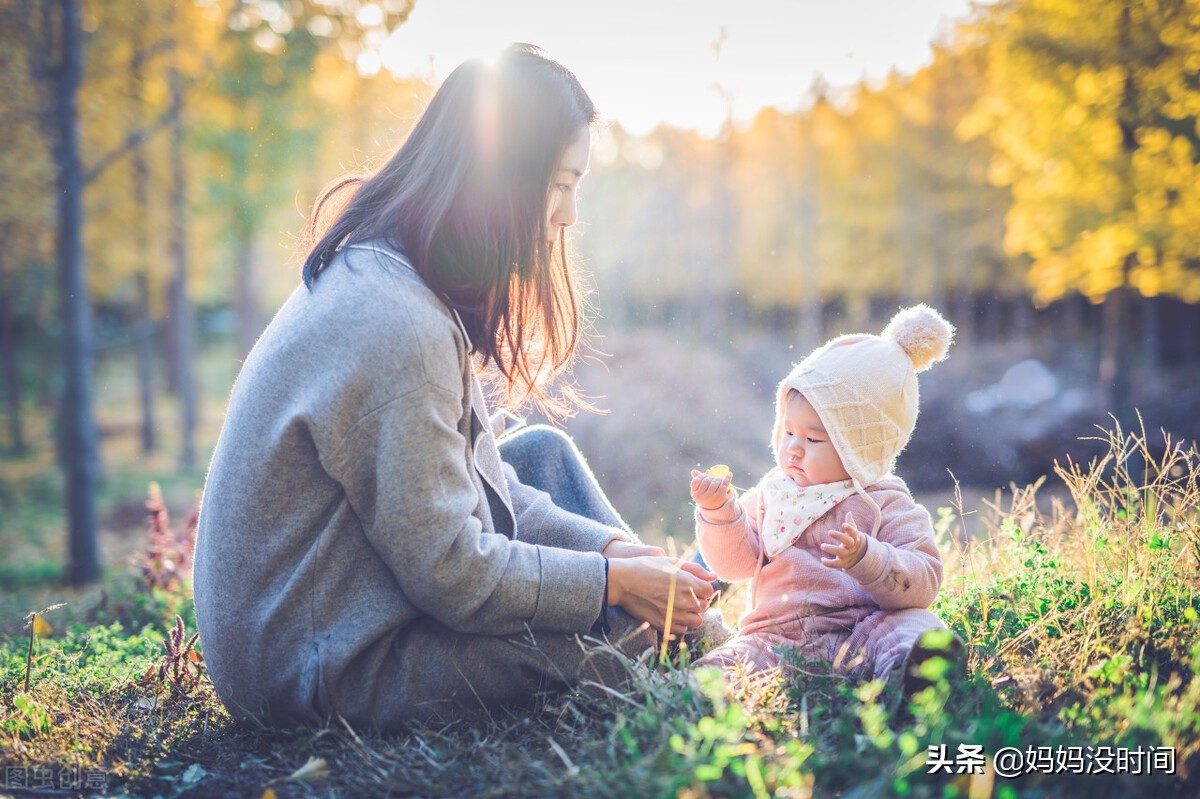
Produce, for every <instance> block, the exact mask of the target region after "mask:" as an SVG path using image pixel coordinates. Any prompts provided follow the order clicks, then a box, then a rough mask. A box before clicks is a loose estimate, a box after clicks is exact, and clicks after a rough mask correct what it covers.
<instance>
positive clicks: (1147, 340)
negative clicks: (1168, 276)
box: [1140, 297, 1162, 371]
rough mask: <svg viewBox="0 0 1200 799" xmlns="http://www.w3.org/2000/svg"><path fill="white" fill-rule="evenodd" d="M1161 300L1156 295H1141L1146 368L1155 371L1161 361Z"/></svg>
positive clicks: (1144, 363)
mask: <svg viewBox="0 0 1200 799" xmlns="http://www.w3.org/2000/svg"><path fill="white" fill-rule="evenodd" d="M1161 303H1162V300H1161V299H1159V298H1158V297H1142V300H1141V303H1140V304H1141V306H1142V345H1143V347H1144V353H1145V360H1144V362H1143V365H1144V367H1145V368H1146V369H1148V370H1151V371H1157V369H1158V366H1159V364H1160V363H1162V332H1161V331H1162V325H1161V322H1160V313H1159V311H1160V307H1161Z"/></svg>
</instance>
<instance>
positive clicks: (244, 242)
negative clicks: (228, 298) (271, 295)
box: [233, 229, 262, 360]
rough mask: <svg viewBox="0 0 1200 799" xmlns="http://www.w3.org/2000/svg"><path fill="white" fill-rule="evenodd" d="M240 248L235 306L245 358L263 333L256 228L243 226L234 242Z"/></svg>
mask: <svg viewBox="0 0 1200 799" xmlns="http://www.w3.org/2000/svg"><path fill="white" fill-rule="evenodd" d="M234 248H235V249H236V251H237V256H236V261H237V290H236V291H235V292H234V299H233V303H234V309H235V312H236V314H237V333H238V349H239V350H240V351H241V355H242V359H243V360H245V358H246V356H247V355H248V354H249V353H250V349H251V347H253V346H254V342H255V341H257V340H258V334H259V333H261V332H262V316H261V315H260V313H259V308H261V307H262V306H261V303H260V302H259V297H258V280H257V275H256V274H255V270H254V264H255V256H256V253H255V247H254V231H253V230H249V229H241V230H239V231H238V233H237V241H236V242H234Z"/></svg>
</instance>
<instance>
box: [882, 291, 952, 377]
mask: <svg viewBox="0 0 1200 799" xmlns="http://www.w3.org/2000/svg"><path fill="white" fill-rule="evenodd" d="M881 337H882V338H884V339H887V340H889V341H894V342H896V343H897V344H899V345H900V349H902V350H904V352H905V354H907V355H908V357H909V359H911V360H912V363H913V370H914V371H917V372H923V371H925V370H926V369H928V368H929V367H930V366H932V365H933V364H935V363H937V362H938V361H941V360H944V359H945V358H946V353H947V352H948V351H949V349H950V342H951V341H952V340H953V339H954V326H953V325H951V324H950V323H949V322H947V321H946V320H945V319H944V318H943V317H942V315H941V314H940V313H938V312H937V311H935V310H934V309H932V308H930V307H929V306H928V305H925V304H924V303H922V304H920V305H914V306H913V307H911V308H905V309H903V310H901V311H900V312H899V313H897V314H896V315H895V316H893V317H892V321H890V322H888V324H887V327H885V328H884V329H883V333H882V336H881Z"/></svg>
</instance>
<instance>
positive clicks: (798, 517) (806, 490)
mask: <svg viewBox="0 0 1200 799" xmlns="http://www.w3.org/2000/svg"><path fill="white" fill-rule="evenodd" d="M762 492H763V493H762V496H763V508H764V510H763V520H762V526H761V528H760V532H759V535H760V536H761V537H762V542H763V548H764V550H765V551H766V554H767V557H769V558H774V557H776V556H777V555H779V553H781V552H783V551H784V550H785V549H787V548H788V547H790V546H791V545H792V544H794V543H795V542H796V541H797V540H798V539H799V538H800V536H801V535H803V534H804V531H805V530H807V529H808V527H809V525H811V524H812V523H813V522H814V521H816V520H817V519H819V518H821V517H822V516H824V515H825V514H826V513H828V512H829V511H830V510H831V509H832V508H833V507H835V506H836V505H837V504H838V503H839V502H841V501H842V500H843V499H845V498H846V497H848V496H851V495H852V494H853V493H854V484H853V483H852V482H851V481H849V480H840V481H838V482H836V483H821V484H819V485H811V486H798V485H796V483H795V481H794V480H792V478H790V477H788V476H787V475H786V474H784V473H783V472H779V473H778V474H775V475H774V476H772V477H768V478H767V479H765V480H763V484H762Z"/></svg>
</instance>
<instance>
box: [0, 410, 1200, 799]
mask: <svg viewBox="0 0 1200 799" xmlns="http://www.w3.org/2000/svg"><path fill="white" fill-rule="evenodd" d="M1109 444H1110V452H1109V455H1108V456H1107V457H1105V458H1103V459H1101V460H1098V461H1096V462H1094V463H1091V464H1089V465H1088V466H1087V467H1081V466H1078V465H1072V464H1067V465H1066V466H1064V467H1062V468H1060V469H1059V476H1060V477H1061V478H1062V479H1063V481H1064V482H1065V483H1066V485H1067V486H1068V488H1069V489H1070V492H1071V496H1072V499H1073V503H1072V504H1073V507H1068V505H1067V504H1066V503H1057V505H1056V507H1055V509H1054V511H1053V512H1052V513H1051V514H1049V515H1048V516H1045V515H1042V514H1040V513H1039V512H1038V511H1037V510H1036V504H1035V502H1034V499H1035V495H1036V491H1037V488H1038V486H1031V487H1030V488H1029V489H1027V490H1025V491H1021V492H1017V493H1016V495H1015V496H1014V499H1013V503H1012V506H1011V507H1010V508H1007V509H1004V510H1000V509H993V512H992V514H991V515H990V516H989V519H988V520H987V521H988V523H987V525H986V527H987V529H988V534H987V535H986V536H983V537H979V538H976V539H974V540H971V541H967V542H963V541H959V540H957V539H956V537H955V530H956V529H957V527H958V521H959V520H958V516H959V514H960V513H961V509H960V511H959V512H958V513H956V512H955V511H954V510H951V509H942V510H941V511H940V513H939V520H938V524H937V531H938V536H939V539H940V541H939V543H940V545H941V547H942V551H943V554H944V558H945V561H946V564H947V581H946V583H945V585H944V587H943V591H942V595H941V597H940V598H939V600H938V603H937V605H936V606H935V610H936V611H937V612H938V613H939V615H941V616H942V617H943V618H944V619H945V620H946V621H947V623H948V624H949V625H950V626H951V628H952V629H953V630H954V631H955V632H956V633H957V634H958V635H959V636H960V637H961V638H962V639H963V641H964V642H965V643H966V645H967V652H968V659H967V664H966V670H965V674H963V675H957V676H955V675H950V676H946V675H945V674H944V667H945V665H946V664H944V663H942V662H940V661H936V660H935V661H933V663H931V664H930V665H929V666H928V668H929V669H930V671H929V672H928V674H927V676H929V677H930V678H931V679H933V680H934V681H935V683H936V684H935V686H934V687H932V688H929V689H926V690H925V691H923V692H921V693H919V694H917V695H916V697H914V698H913V700H912V701H911V702H908V701H905V700H904V698H903V697H901V696H899V695H898V694H897V693H896V692H895V691H894V690H893V689H890V688H887V687H885V686H884V685H883V684H882V683H881V682H878V681H872V682H866V683H862V684H853V683H849V682H846V681H844V680H843V679H841V678H840V677H838V676H837V675H834V674H831V673H829V670H828V669H827V668H822V666H821V664H816V663H805V664H797V665H798V666H800V667H802V669H801V671H802V672H803V673H806V674H807V675H809V676H807V677H806V678H805V679H804V681H803V682H800V681H798V680H796V679H789V680H783V681H774V682H768V683H765V684H762V685H755V686H750V687H747V688H746V689H745V690H743V691H741V692H740V693H738V694H737V695H735V696H731V695H728V694H727V692H726V689H725V688H724V686H723V684H722V682H721V681H720V680H719V679H718V678H717V675H716V674H715V673H713V672H705V671H700V672H696V673H693V672H690V671H688V670H687V669H685V668H681V667H678V666H675V665H672V664H671V663H655V662H642V663H638V664H633V665H631V680H630V687H629V689H628V690H627V691H626V692H624V693H621V694H614V693H598V692H579V693H574V694H568V695H561V694H560V695H548V696H545V697H542V698H540V700H539V702H538V703H537V706H536V707H535V709H534V710H533V711H532V712H530V711H524V712H520V713H517V712H498V713H497V714H496V715H495V716H494V717H493V718H492V719H491V720H489V721H488V722H486V723H475V724H465V723H460V724H450V725H446V726H423V727H417V728H414V729H412V730H411V731H409V732H408V733H407V734H404V735H399V736H391V737H383V736H377V735H372V734H369V733H368V732H366V731H363V730H353V729H350V728H349V727H347V726H346V725H344V724H341V723H338V722H337V721H336V720H335V721H334V722H331V723H330V724H329V725H327V726H325V727H323V728H315V729H311V728H310V729H293V730H268V729H262V728H257V727H253V726H246V725H244V724H235V723H234V722H233V721H231V719H230V718H229V716H228V715H227V714H226V712H225V711H224V709H223V708H222V707H221V705H220V703H219V702H218V701H217V699H216V697H215V695H214V693H213V689H212V686H211V683H210V682H209V681H208V678H207V674H203V673H202V674H201V676H200V679H199V680H198V682H195V683H192V682H190V681H188V680H183V681H179V680H173V679H167V678H165V677H164V676H163V671H164V670H163V669H162V668H161V667H162V666H163V665H164V664H166V665H170V664H169V662H168V661H169V658H170V657H172V656H174V657H179V656H180V651H181V647H180V645H179V642H180V641H182V640H184V638H186V636H187V634H190V632H191V631H193V630H194V629H195V620H194V614H193V612H192V606H191V601H190V594H189V591H188V587H187V585H186V583H182V584H178V585H175V586H172V587H168V588H162V587H155V588H153V589H146V588H145V587H144V584H143V582H142V578H141V574H140V573H136V574H135V573H129V572H123V573H119V574H114V575H110V578H109V580H108V582H107V583H106V586H105V593H104V594H103V596H102V597H99V598H97V597H91V598H88V599H87V600H82V599H81V600H79V601H77V602H76V603H74V604H72V605H71V606H69V607H67V608H62V609H59V610H55V611H51V612H48V613H47V614H45V621H47V622H49V623H50V624H51V625H53V626H54V627H56V628H58V631H57V632H55V633H54V634H53V635H50V636H48V637H35V639H34V647H33V650H32V661H31V662H30V663H29V664H28V665H29V667H30V670H31V671H30V684H29V687H28V689H26V688H25V685H24V683H25V675H26V668H27V655H28V653H29V643H30V638H29V635H30V633H29V632H28V631H19V630H18V631H14V632H12V633H11V634H8V635H4V636H0V753H2V757H3V760H4V764H5V766H8V767H13V766H15V767H19V768H26V767H30V768H33V767H38V768H43V769H52V770H55V771H57V770H58V769H60V768H64V767H65V768H67V769H76V772H75V773H82V774H87V773H92V774H99V775H102V776H103V778H104V780H105V781H106V788H107V790H108V791H109V792H110V793H121V792H124V793H128V794H132V795H139V796H164V797H171V796H183V795H187V796H227V795H248V796H262V795H264V794H266V795H268V796H269V795H270V793H267V792H268V791H270V792H273V793H274V795H276V796H331V795H332V796H360V795H392V796H548V797H549V796H566V795H570V796H585V797H586V796H597V797H600V796H614V797H625V796H639V797H641V796H649V797H669V796H674V797H688V798H689V799H691V798H694V799H700V798H701V797H717V796H730V797H742V796H745V797H765V796H793V797H806V796H828V795H840V796H844V797H874V796H887V795H896V796H914V797H970V798H971V799H974V797H987V796H995V797H1016V796H1021V797H1060V796H1061V797H1087V799H1102V798H1103V797H1117V796H1128V795H1147V794H1151V793H1153V794H1155V795H1158V796H1162V797H1168V796H1195V795H1197V793H1200V775H1198V773H1197V772H1198V770H1200V757H1198V752H1200V636H1197V632H1198V629H1200V590H1198V589H1200V586H1198V580H1197V578H1198V568H1200V525H1198V521H1200V519H1198V511H1197V507H1198V505H1200V484H1198V477H1200V474H1198V463H1200V457H1198V455H1197V452H1196V451H1195V450H1194V449H1193V450H1190V451H1182V450H1178V449H1175V448H1172V447H1170V446H1168V447H1166V448H1165V449H1166V453H1167V454H1165V455H1163V456H1162V457H1161V458H1160V459H1158V460H1152V458H1151V453H1150V450H1149V449H1148V448H1147V447H1146V444H1145V437H1144V436H1142V435H1137V436H1127V435H1125V434H1123V433H1122V432H1121V431H1120V430H1117V431H1115V432H1114V433H1112V434H1111V436H1110V441H1109ZM1155 450H1156V451H1157V450H1158V448H1155ZM1131 471H1136V472H1137V473H1138V474H1137V475H1136V477H1135V476H1134V475H1132V474H1130V472H1131ZM27 610H37V608H27ZM728 610H729V611H730V612H732V611H733V610H734V608H733V606H732V603H731V604H730V606H729V608H728ZM176 616H179V617H180V618H181V619H182V621H183V624H184V626H185V628H186V632H185V633H184V634H183V635H182V636H181V635H180V634H179V633H178V632H176V633H175V635H176V639H175V640H176V644H174V645H173V646H172V647H168V646H164V642H166V641H168V640H170V635H171V630H172V628H173V626H174V624H175V623H176V622H175V618H176ZM172 648H173V649H174V650H175V651H174V654H173V655H172V654H171V652H170V650H171V649H172ZM185 660H186V658H185ZM184 665H185V668H186V667H187V666H186V663H185V664H184ZM197 667H200V668H202V666H197V665H193V666H192V668H193V669H194V668H197ZM939 668H941V669H942V670H943V671H941V672H940V671H939ZM165 671H166V672H167V674H168V675H169V674H170V673H171V672H170V669H166V670H165ZM931 747H932V749H931ZM942 747H944V749H943V748H942ZM961 747H966V748H961ZM970 747H982V749H981V750H980V751H981V752H982V753H984V754H985V755H986V756H987V758H988V761H987V762H988V768H987V769H985V770H984V771H983V772H982V773H979V774H970V773H958V771H959V768H958V765H961V764H963V763H965V762H966V757H967V755H969V754H970V752H971V749H970ZM1004 747H1013V748H1016V749H1018V750H1020V752H1021V753H1022V756H1023V757H1024V756H1028V758H1029V759H1030V760H1031V761H1032V762H1034V763H1035V764H1036V765H1037V768H1036V769H1035V770H1034V773H1029V774H1026V775H1025V776H1022V777H1020V778H1018V779H1007V778H1005V777H1004V776H1001V775H999V774H997V773H996V771H995V769H994V768H993V766H994V762H993V760H992V758H993V756H995V755H996V754H997V753H998V752H1000V751H1001V750H1002V748H1004ZM1075 747H1077V749H1076V748H1075ZM1089 747H1090V748H1089ZM1106 747H1110V748H1112V749H1111V754H1112V756H1113V758H1114V760H1113V761H1112V762H1111V763H1109V766H1110V767H1112V768H1114V769H1115V768H1116V767H1117V765H1118V763H1117V761H1116V760H1115V758H1116V757H1119V756H1120V755H1118V754H1117V751H1118V750H1123V751H1124V752H1125V756H1126V757H1128V756H1129V753H1130V752H1136V751H1138V749H1137V748H1138V747H1141V748H1142V749H1141V750H1140V751H1142V752H1147V751H1149V750H1148V749H1147V747H1154V748H1155V749H1154V751H1155V752H1158V753H1161V752H1165V751H1166V750H1160V749H1158V748H1159V747H1170V748H1172V749H1173V752H1174V763H1175V773H1174V774H1166V773H1161V771H1162V770H1161V769H1160V770H1159V771H1160V773H1156V774H1150V775H1146V774H1142V775H1136V776H1135V775H1131V774H1087V775H1084V774H1078V773H1072V772H1073V771H1077V770H1081V769H1082V766H1083V763H1084V758H1085V757H1089V758H1091V759H1090V760H1089V761H1088V762H1091V763H1092V764H1093V766H1094V767H1095V766H1097V765H1100V764H1103V762H1104V758H1106V757H1107V756H1108V754H1110V752H1109V750H1108V749H1106ZM931 752H932V753H933V754H934V755H944V756H945V757H946V758H948V759H949V760H950V761H951V762H952V763H953V764H954V766H952V767H951V768H950V772H951V773H947V772H946V770H945V769H942V770H939V773H936V774H935V773H930V770H931V769H930V762H931V761H930V756H931ZM1076 753H1078V758H1079V761H1078V764H1076V763H1075V762H1074V761H1073V758H1074V756H1075V754H1076ZM1056 758H1057V759H1058V760H1059V761H1060V762H1059V766H1060V767H1059V768H1057V769H1056V768H1055V759H1056ZM1139 762H1140V761H1139ZM1010 765H1011V764H1010ZM1159 765H1163V764H1161V763H1160V764H1159ZM1128 768H1129V764H1126V769H1127V770H1128ZM1055 772H1057V773H1055ZM23 773H32V772H23ZM40 773H42V774H45V773H49V772H48V771H44V772H40Z"/></svg>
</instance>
